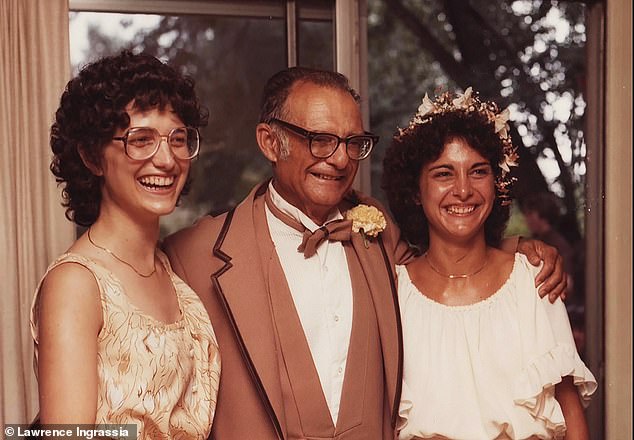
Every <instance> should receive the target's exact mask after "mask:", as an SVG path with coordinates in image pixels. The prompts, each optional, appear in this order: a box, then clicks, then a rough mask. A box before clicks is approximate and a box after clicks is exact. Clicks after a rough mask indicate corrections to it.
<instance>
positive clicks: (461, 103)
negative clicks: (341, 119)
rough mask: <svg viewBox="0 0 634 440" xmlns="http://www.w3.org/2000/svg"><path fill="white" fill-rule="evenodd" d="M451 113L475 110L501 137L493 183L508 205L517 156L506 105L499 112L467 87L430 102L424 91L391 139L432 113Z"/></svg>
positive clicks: (406, 131)
mask: <svg viewBox="0 0 634 440" xmlns="http://www.w3.org/2000/svg"><path fill="white" fill-rule="evenodd" d="M451 112H463V113H466V114H470V113H477V114H480V115H483V116H484V117H485V118H486V119H487V121H489V122H490V123H492V125H493V127H494V130H495V134H497V135H498V136H499V138H500V139H501V140H502V152H503V158H502V161H501V162H500V163H499V166H500V170H501V172H500V175H499V176H498V177H497V178H496V180H495V186H496V188H497V191H498V197H499V199H500V203H501V204H502V206H506V205H509V204H510V203H511V197H510V188H511V185H512V184H513V182H515V181H516V180H517V179H516V178H515V177H511V176H510V172H511V167H516V166H518V159H519V155H518V154H517V148H516V147H514V146H513V142H512V141H511V136H510V135H509V125H508V120H509V115H510V112H509V109H508V108H506V109H504V110H502V111H500V110H499V109H498V106H497V104H496V103H495V102H492V101H484V102H483V101H481V100H480V98H479V97H478V95H477V92H475V93H474V92H473V89H472V88H471V87H469V88H467V90H465V92H464V94H462V95H460V94H456V96H455V97H454V96H453V95H452V94H451V93H450V92H445V93H443V94H441V95H440V96H438V97H436V99H435V100H434V101H432V100H431V99H429V96H427V93H425V97H424V98H423V102H422V104H421V105H420V106H419V107H418V111H417V112H416V114H415V115H414V117H413V118H412V120H411V121H410V122H409V125H408V126H407V128H404V129H403V128H399V130H398V133H397V134H396V136H395V138H396V139H397V140H400V139H401V138H402V137H403V136H405V135H407V134H409V133H410V132H411V131H412V130H413V129H414V128H416V127H417V126H419V125H423V124H427V123H428V122H431V121H432V120H433V119H434V117H435V116H437V115H443V114H445V113H451Z"/></svg>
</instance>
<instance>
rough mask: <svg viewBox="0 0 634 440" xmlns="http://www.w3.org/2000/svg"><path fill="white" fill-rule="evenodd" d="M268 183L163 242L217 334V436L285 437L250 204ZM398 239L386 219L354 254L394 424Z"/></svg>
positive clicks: (261, 223) (356, 240)
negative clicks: (377, 236) (375, 329)
mask: <svg viewBox="0 0 634 440" xmlns="http://www.w3.org/2000/svg"><path fill="white" fill-rule="evenodd" d="M267 184H268V182H265V183H263V184H260V185H258V186H257V187H256V188H254V189H253V191H252V192H251V193H250V194H249V196H248V197H247V198H246V199H245V200H244V201H243V202H242V203H241V204H240V205H238V206H237V207H236V208H235V209H234V210H232V211H230V212H228V213H225V214H223V215H220V216H218V217H203V218H202V219H201V220H199V221H198V222H197V223H196V224H195V225H194V226H192V227H190V228H187V229H184V230H182V231H179V232H177V233H176V234H173V235H171V236H169V237H168V238H167V239H166V240H165V242H164V248H165V251H166V252H167V255H168V256H169V258H170V261H171V263H172V266H173V268H174V270H175V271H176V273H177V274H178V275H179V276H180V277H181V278H183V280H184V281H186V282H187V283H188V284H189V285H190V286H191V287H192V288H193V289H194V290H195V291H196V292H197V293H198V295H199V296H200V298H201V300H202V302H203V303H204V305H205V307H206V308H207V311H208V312H209V315H210V318H211V322H212V325H213V327H214V330H215V333H216V337H217V339H218V344H219V348H220V353H221V361H222V373H221V380H220V389H219V392H218V401H217V406H216V414H215V418H214V424H213V427H212V436H213V438H215V439H220V440H224V439H257V440H265V439H285V438H287V436H286V421H285V415H284V406H283V405H284V402H283V399H282V389H281V384H280V372H279V368H278V356H277V353H276V344H275V335H274V327H273V323H272V319H271V313H270V302H269V294H268V291H267V283H266V276H267V274H266V273H265V271H264V269H263V267H262V259H261V258H260V255H259V254H258V248H257V243H258V240H263V239H268V240H270V237H258V235H257V234H258V233H257V231H258V230H260V231H261V230H263V227H266V217H265V216H264V215H263V212H257V210H256V209H255V208H254V201H255V199H256V197H259V196H260V195H261V194H263V193H264V191H265V190H266V186H267ZM358 197H359V199H360V200H359V201H360V202H361V203H365V204H373V205H377V202H376V201H374V200H373V199H370V198H365V197H362V196H358ZM262 211H263V210H262ZM384 212H385V211H384ZM386 217H387V216H386ZM265 230H267V231H268V229H265ZM398 238H399V231H398V229H397V228H396V226H395V225H394V224H393V222H391V220H389V219H388V226H387V228H386V229H385V231H383V232H382V233H381V240H371V241H370V242H369V243H368V244H367V248H366V249H365V250H364V252H362V253H360V255H363V256H362V257H359V259H360V263H361V266H362V268H363V271H364V274H365V276H366V277H367V280H368V284H369V285H370V289H371V294H372V299H373V301H374V307H375V312H376V316H377V323H378V326H379V334H380V339H381V341H380V342H381V350H382V354H383V369H384V374H385V395H386V396H387V402H386V406H387V407H388V409H389V412H390V415H391V424H392V428H393V429H394V426H395V423H396V416H397V411H398V405H399V400H400V393H401V376H402V358H403V352H402V336H401V328H400V314H399V308H398V297H397V296H396V295H397V294H396V287H395V281H394V272H393V269H394V262H395V258H396V261H400V260H401V259H402V258H403V257H404V255H406V254H407V252H408V251H407V246H405V245H404V244H402V243H399V241H398ZM352 243H353V246H355V247H357V246H364V247H365V246H366V245H365V244H364V242H363V240H362V238H361V236H360V234H353V239H352ZM380 436H381V434H379V435H378V436H377V438H379V437H380Z"/></svg>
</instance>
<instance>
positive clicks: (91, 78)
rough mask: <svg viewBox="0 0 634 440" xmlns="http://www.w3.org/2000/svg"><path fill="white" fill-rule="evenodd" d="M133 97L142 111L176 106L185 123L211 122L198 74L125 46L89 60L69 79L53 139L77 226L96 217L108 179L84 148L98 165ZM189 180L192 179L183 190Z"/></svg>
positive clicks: (57, 171) (54, 167) (55, 168)
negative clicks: (96, 170)
mask: <svg viewBox="0 0 634 440" xmlns="http://www.w3.org/2000/svg"><path fill="white" fill-rule="evenodd" d="M132 101H134V107H135V108H137V109H139V110H147V109H152V108H158V109H160V110H163V109H165V108H166V107H167V106H168V105H171V107H172V108H173V109H174V111H175V112H176V114H177V115H178V116H179V118H180V119H181V120H182V121H183V123H184V124H186V125H188V126H191V127H195V128H199V127H202V126H205V125H206V124H207V119H208V115H209V112H208V111H207V109H206V108H205V107H203V106H202V105H201V104H200V103H199V101H198V98H197V97H196V93H195V91H194V81H193V79H191V78H189V77H186V76H183V75H181V74H180V73H178V72H177V71H176V70H175V69H174V68H172V67H170V66H168V65H166V64H164V63H162V62H161V61H159V60H158V59H157V58H155V57H153V56H151V55H148V54H133V53H132V52H131V51H128V50H125V51H123V52H121V53H120V54H119V55H115V56H110V57H104V58H101V59H100V60H98V61H96V62H94V63H91V64H88V65H86V66H85V67H84V68H83V69H81V71H80V72H79V74H78V75H77V76H76V77H75V78H73V79H71V80H70V81H69V82H68V84H66V88H65V90H64V93H63V94H62V97H61V100H60V105H59V108H58V109H57V112H56V113H55V121H54V123H53V125H52V126H51V139H50V145H51V149H52V150H53V155H54V156H53V159H52V161H51V166H50V169H51V171H52V172H53V174H54V175H55V180H56V181H57V182H58V184H61V185H62V186H63V189H62V198H63V203H62V204H63V206H65V207H66V208H67V209H66V217H67V218H68V219H69V220H71V221H73V222H75V223H76V224H78V225H81V226H90V225H92V224H93V223H94V222H95V221H96V220H97V217H98V216H99V209H100V204H101V187H102V183H103V177H101V176H96V175H94V174H93V173H91V172H90V170H89V169H88V168H87V167H86V165H85V164H84V162H83V161H82V158H81V157H80V154H79V152H80V151H81V152H82V154H83V155H84V158H85V159H86V160H87V161H89V162H90V163H91V164H95V165H97V164H99V163H100V162H101V158H102V153H103V149H104V147H105V145H106V144H107V143H108V142H110V141H111V140H112V137H113V136H114V135H115V132H116V131H117V130H118V129H125V128H127V127H128V126H129V124H130V117H129V116H128V113H127V112H126V110H125V107H126V106H127V105H128V104H129V103H130V102H132ZM189 184H190V182H189V179H188V183H187V184H186V185H185V189H184V190H183V193H182V194H184V193H185V192H186V190H187V188H188V187H189Z"/></svg>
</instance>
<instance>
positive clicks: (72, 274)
mask: <svg viewBox="0 0 634 440" xmlns="http://www.w3.org/2000/svg"><path fill="white" fill-rule="evenodd" d="M90 266H91V264H90V262H89V260H88V259H87V258H86V257H83V256H81V255H79V254H70V253H67V254H63V255H61V256H60V257H59V258H57V259H56V260H55V261H54V262H53V263H52V264H51V265H50V266H49V268H48V269H47V271H46V274H45V275H44V276H43V277H42V280H41V281H40V283H39V285H38V288H37V290H36V292H35V295H34V299H33V306H32V317H31V320H32V324H33V325H35V326H37V324H38V322H39V321H40V320H41V319H40V318H41V317H48V320H53V321H56V322H58V323H60V324H63V323H64V322H67V321H68V320H70V321H73V322H74V321H76V320H77V318H78V317H80V316H81V317H83V318H88V317H90V318H91V319H90V320H89V321H88V322H94V321H96V322H100V321H101V301H100V287H99V283H98V281H97V278H96V275H95V273H94V271H93V269H92V268H91V267H90ZM40 310H46V313H45V314H40V313H39V311H40ZM83 318H82V321H85V319H83Z"/></svg>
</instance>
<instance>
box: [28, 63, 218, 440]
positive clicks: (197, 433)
mask: <svg viewBox="0 0 634 440" xmlns="http://www.w3.org/2000/svg"><path fill="white" fill-rule="evenodd" d="M206 122H207V111H206V110H205V109H204V108H203V107H201V105H200V103H199V102H198V99H197V97H196V94H195V92H194V84H193V81H191V80H190V79H188V78H185V77H183V76H181V75H180V74H179V73H177V72H176V71H175V70H174V69H172V68H171V67H169V66H167V65H165V64H163V63H161V62H160V61H159V60H157V59H156V58H154V57H152V56H149V55H143V54H142V55H134V54H132V53H131V52H128V51H124V52H122V53H121V54H120V55H117V56H113V57H108V58H103V59H101V60H99V61H97V62H95V63H93V64H89V65H87V66H86V67H84V68H83V69H82V70H81V72H80V73H79V74H78V76H77V77H76V78H74V79H72V80H71V81H70V82H69V83H68V84H67V86H66V89H65V91H64V93H63V95H62V98H61V103H60V106H59V109H58V110H57V113H56V115H55V122H54V123H53V126H52V128H51V148H52V150H53V160H52V163H51V170H52V172H53V174H54V175H55V177H56V179H57V182H59V183H61V184H62V186H63V190H62V195H63V198H64V205H65V206H66V207H67V211H66V216H67V217H68V218H69V219H70V220H72V221H73V222H75V223H76V224H77V225H80V226H83V227H86V228H87V230H86V232H85V233H84V234H83V235H82V236H81V237H79V238H78V239H77V241H76V242H75V243H73V245H72V246H71V247H70V248H69V249H68V251H67V252H66V253H64V254H63V255H61V256H60V257H59V258H58V259H57V260H56V261H54V262H53V263H52V264H51V265H50V267H49V268H48V269H47V271H46V274H45V275H44V277H43V279H42V281H41V283H40V285H39V286H38V289H37V291H36V294H35V298H34V302H33V307H32V313H31V328H32V334H33V338H34V341H35V354H36V357H35V360H36V366H37V371H36V372H37V375H38V381H39V402H40V423H42V424H65V423H72V424H91V425H94V424H115V425H117V426H120V425H122V424H136V426H137V429H138V436H139V438H175V437H178V438H201V439H202V438H207V436H208V434H209V432H210V429H211V423H212V420H213V416H214V410H215V402H216V393H217V390H218V381H219V376H220V359H219V354H218V346H217V343H216V338H215V335H214V332H213V329H212V326H211V323H210V321H209V317H208V315H207V313H206V311H205V308H204V307H203V304H202V303H201V301H200V299H199V298H198V296H197V295H196V294H195V293H194V292H193V291H192V290H191V289H190V288H189V287H188V286H187V285H186V284H185V283H184V282H183V281H182V280H181V279H180V278H178V277H177V276H176V275H175V274H174V273H173V272H172V269H171V267H170V265H169V262H168V260H167V258H166V256H165V255H164V254H163V253H162V252H161V251H160V250H159V248H158V246H157V243H158V240H159V218H160V217H161V216H162V215H167V214H169V213H171V212H172V211H173V210H174V208H175V206H176V205H177V202H178V200H179V198H180V196H181V195H182V194H183V192H184V191H185V190H186V189H187V186H188V172H189V167H190V164H191V160H192V159H193V158H194V157H196V155H197V154H198V150H199V142H200V138H199V134H198V128H199V127H201V126H203V125H205V124H206Z"/></svg>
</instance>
